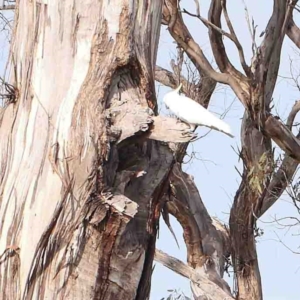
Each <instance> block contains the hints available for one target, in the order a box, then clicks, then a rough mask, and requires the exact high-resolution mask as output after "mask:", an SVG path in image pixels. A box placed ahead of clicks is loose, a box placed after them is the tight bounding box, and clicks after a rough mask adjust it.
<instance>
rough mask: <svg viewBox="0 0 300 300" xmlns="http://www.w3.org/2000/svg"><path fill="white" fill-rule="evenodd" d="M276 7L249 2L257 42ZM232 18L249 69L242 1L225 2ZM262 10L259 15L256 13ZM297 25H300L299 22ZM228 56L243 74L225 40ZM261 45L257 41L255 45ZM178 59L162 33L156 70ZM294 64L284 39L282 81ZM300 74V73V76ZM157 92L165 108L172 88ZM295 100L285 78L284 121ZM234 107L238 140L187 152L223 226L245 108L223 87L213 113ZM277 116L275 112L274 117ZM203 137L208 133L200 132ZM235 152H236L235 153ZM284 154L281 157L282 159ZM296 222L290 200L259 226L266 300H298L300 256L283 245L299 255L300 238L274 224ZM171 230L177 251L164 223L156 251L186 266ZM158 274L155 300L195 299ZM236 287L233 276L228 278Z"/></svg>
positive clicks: (217, 139) (189, 167) (220, 138)
mask: <svg viewBox="0 0 300 300" xmlns="http://www.w3.org/2000/svg"><path fill="white" fill-rule="evenodd" d="M181 3H182V4H181V5H182V7H184V8H186V9H187V10H189V11H190V12H195V3H194V1H191V0H185V1H181ZM200 3H201V15H202V16H203V17H206V18H207V11H208V8H209V4H210V1H200ZM272 3H273V1H271V0H269V1H259V0H252V1H246V4H247V7H248V11H249V14H250V17H251V16H252V17H253V18H254V21H255V24H256V25H258V27H257V36H259V35H260V33H261V32H262V31H263V30H264V28H265V26H266V24H267V22H268V19H269V17H270V16H271V13H272ZM227 7H228V12H229V15H230V17H231V20H232V22H233V25H234V28H235V30H236V33H237V35H238V38H239V39H240V42H241V43H242V45H243V47H244V51H245V56H246V59H247V62H248V64H250V59H251V56H252V51H251V39H250V35H249V32H248V28H247V23H246V19H245V13H244V6H243V1H242V0H235V1H227ZM258 8H259V9H258ZM185 21H186V25H187V26H188V28H189V30H190V31H191V33H192V35H193V37H194V39H195V40H196V41H197V42H198V43H199V45H200V46H201V47H202V49H203V51H204V53H205V54H206V55H207V56H208V58H209V59H210V60H211V61H212V60H213V57H212V54H211V49H210V44H209V39H208V34H207V29H206V27H205V26H204V25H203V24H201V22H200V21H199V20H198V19H195V18H191V17H188V16H187V17H185ZM295 21H296V23H297V24H299V25H300V20H299V17H297V14H295ZM297 21H298V22H297ZM224 41H225V44H226V47H227V53H228V55H229V57H230V59H231V62H232V63H233V64H234V65H235V66H236V67H237V68H238V69H240V70H241V67H240V63H239V59H238V55H237V51H236V49H235V46H234V45H233V44H232V42H231V41H228V40H226V38H225V39H224ZM260 41H261V39H260V38H257V43H258V44H259V43H260ZM175 54H176V49H175V44H174V43H173V41H172V39H171V38H170V36H169V33H168V31H167V30H166V27H163V28H162V30H161V38H160V47H159V54H158V61H157V64H158V65H160V66H162V67H164V68H167V69H170V65H169V61H170V59H171V58H174V55H175ZM290 58H292V59H293V66H295V68H298V69H299V67H300V64H299V51H298V49H297V48H296V47H295V46H294V45H293V44H292V43H291V42H290V41H289V39H288V38H286V40H285V43H284V47H283V51H282V58H281V59H282V63H281V68H280V72H279V73H280V75H281V76H284V77H290ZM299 73H300V72H299ZM158 86H159V89H158V91H159V94H158V100H159V102H160V103H161V100H162V96H163V95H164V94H165V93H166V92H168V91H169V89H168V88H164V87H162V86H160V85H158ZM296 100H299V91H298V90H297V89H296V88H294V87H293V86H292V82H291V81H289V80H286V79H282V78H281V77H280V78H279V79H278V81H277V85H276V90H275V93H274V103H275V108H276V111H277V114H278V115H280V117H281V118H282V119H283V120H285V119H286V117H287V115H288V113H289V111H290V108H291V107H292V105H293V104H294V102H295V101H296ZM229 106H230V111H229V112H228V114H227V115H226V117H225V121H226V122H227V123H229V124H230V125H231V127H232V129H233V133H234V134H235V136H236V137H235V139H230V138H228V137H227V136H226V135H224V134H221V133H219V132H211V133H209V134H208V135H207V136H206V137H205V138H203V139H200V140H198V141H196V142H194V143H192V144H191V145H190V147H189V151H194V152H196V153H197V157H198V158H199V159H193V160H192V161H191V162H190V163H188V164H186V165H184V170H185V171H187V172H188V173H190V174H192V175H193V176H194V179H195V182H196V184H197V187H198V189H199V192H200V194H201V196H202V200H203V202H204V203H205V205H206V207H207V209H208V211H209V212H210V214H211V215H212V216H215V217H217V218H219V219H220V220H222V221H224V222H225V223H227V222H228V218H229V212H230V207H231V205H232V202H233V199H234V195H235V193H236V190H237V188H238V186H239V183H240V178H239V175H238V173H237V171H236V170H235V168H234V167H235V166H236V167H238V169H241V165H240V163H239V162H238V157H237V155H236V153H235V152H234V150H233V149H232V147H234V148H235V149H237V147H239V148H240V124H241V117H242V116H243V107H242V105H241V104H240V103H239V100H238V99H236V98H235V95H234V94H233V93H232V91H231V90H230V88H228V87H226V86H223V85H219V86H218V88H217V90H216V92H215V93H214V95H213V97H212V101H211V103H210V106H209V110H211V111H213V112H215V113H219V114H222V112H223V111H224V110H225V109H227V108H228V107H229ZM274 113H275V112H274ZM197 132H198V133H199V135H202V134H203V133H206V132H207V130H206V129H203V128H199V129H198V130H197ZM231 146H232V147H231ZM279 152H280V151H277V153H279ZM286 216H298V213H297V212H296V209H295V208H294V206H293V205H292V204H291V201H290V200H289V197H288V196H287V195H284V196H283V197H281V199H280V200H279V201H278V202H277V203H276V204H275V205H274V206H273V207H272V208H271V209H270V210H269V211H268V212H267V213H266V214H265V215H264V216H263V218H262V222H258V226H259V227H260V228H262V229H263V230H264V235H263V236H262V237H260V238H258V239H257V251H258V255H259V265H260V270H261V276H262V284H263V293H264V299H265V300H285V299H289V300H296V299H297V300H298V299H300V290H299V287H298V284H299V280H300V255H297V254H293V253H292V252H291V251H290V250H288V249H287V248H286V247H285V246H284V245H283V244H282V243H281V242H280V240H281V241H282V242H283V243H284V244H285V245H286V246H288V247H290V248H291V249H293V250H295V251H297V250H298V251H299V252H300V249H298V246H299V245H300V240H299V238H298V237H297V236H295V234H298V233H299V229H298V227H296V228H293V229H291V230H290V231H288V232H287V230H283V229H279V228H278V227H279V226H278V225H276V224H275V223H274V222H273V221H274V218H275V217H276V218H280V217H286ZM171 221H172V226H173V229H174V231H175V233H176V236H177V239H178V240H179V244H180V249H178V247H177V245H176V243H175V241H174V239H173V237H172V235H171V233H170V232H169V230H168V229H167V228H166V226H165V225H164V223H163V221H161V223H160V234H159V239H158V241H157V248H158V249H161V250H163V251H165V252H167V253H169V254H170V255H172V256H175V257H177V258H179V259H181V260H182V261H186V248H185V244H184V241H183V238H182V229H181V227H180V225H179V224H178V223H177V221H176V220H175V219H174V218H172V220H171ZM155 264H156V266H155V271H154V275H153V280H152V290H151V298H150V299H151V300H159V299H161V298H162V297H166V296H167V295H168V294H169V292H167V290H168V289H180V290H181V291H183V292H184V293H185V294H186V295H187V296H191V292H190V285H189V281H188V280H187V279H185V278H183V277H181V276H179V275H177V274H175V273H173V272H172V271H170V270H168V269H167V268H165V267H163V266H161V265H160V264H159V263H155ZM227 280H228V282H229V284H230V286H231V287H232V276H231V278H227Z"/></svg>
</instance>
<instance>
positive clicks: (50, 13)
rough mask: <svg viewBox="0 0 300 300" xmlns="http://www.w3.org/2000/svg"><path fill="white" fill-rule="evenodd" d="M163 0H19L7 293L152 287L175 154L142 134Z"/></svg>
mask: <svg viewBox="0 0 300 300" xmlns="http://www.w3.org/2000/svg"><path fill="white" fill-rule="evenodd" d="M161 6H162V2H161V1H160V0H142V1H135V0H127V1H125V0H113V1H108V0H100V1H91V0H85V1H82V0H78V1H75V0H66V1H58V0H52V1H45V0H44V1H36V0H33V1H20V2H19V5H18V7H17V10H16V17H15V19H16V21H15V32H14V39H13V43H12V48H11V50H12V51H11V57H10V62H11V70H12V75H13V76H12V80H14V82H13V83H14V84H15V86H16V88H17V101H16V103H15V104H9V105H7V107H6V108H5V111H4V113H3V114H2V117H1V120H0V121H1V123H0V125H1V127H0V140H1V146H0V166H1V167H0V183H1V185H0V220H1V224H0V234H1V240H0V249H1V250H0V251H1V267H0V268H1V269H0V295H1V296H0V298H1V299H7V300H9V299H13V300H16V299H21V298H23V299H146V298H147V297H148V294H149V289H150V276H151V272H152V261H153V255H154V249H155V239H156V227H157V221H158V218H159V203H158V199H159V198H160V195H161V193H162V187H163V185H162V182H163V180H164V179H165V178H166V177H167V175H168V173H169V171H170V168H171V165H172V163H173V155H172V152H171V150H170V149H169V148H168V147H167V146H166V145H163V144H162V143H160V142H159V141H153V140H149V139H146V136H144V135H145V134H144V132H145V131H146V132H147V131H148V129H149V128H150V127H149V126H150V125H148V123H151V122H152V121H153V120H152V119H151V111H152V110H153V111H154V114H155V113H156V98H155V90H154V79H153V69H154V65H155V60H156V51H157V45H158V38H159V30H160V21H161ZM149 108H151V109H149ZM137 116H138V117H137ZM143 136H144V137H145V138H143Z"/></svg>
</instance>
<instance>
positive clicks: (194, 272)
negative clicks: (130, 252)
mask: <svg viewBox="0 0 300 300" xmlns="http://www.w3.org/2000/svg"><path fill="white" fill-rule="evenodd" d="M155 260H156V261H157V262H159V263H161V264H162V265H164V266H165V267H167V268H169V269H171V270H172V271H174V272H176V273H177V274H180V275H182V276H184V277H186V278H189V279H190V280H191V285H192V290H193V294H194V295H197V296H196V297H195V299H196V300H201V299H207V297H210V298H211V299H215V300H224V299H228V300H229V299H234V298H233V297H232V295H231V294H230V291H229V290H228V286H226V285H223V282H218V283H215V280H214V279H212V278H211V276H210V275H209V274H207V273H206V272H205V269H203V268H196V269H194V268H191V267H190V266H188V265H186V264H184V263H183V262H182V261H180V260H179V259H177V258H175V257H172V256H170V255H168V254H166V253H164V252H163V251H161V250H158V249H156V251H155Z"/></svg>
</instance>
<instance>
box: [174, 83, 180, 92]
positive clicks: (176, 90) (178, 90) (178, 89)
mask: <svg viewBox="0 0 300 300" xmlns="http://www.w3.org/2000/svg"><path fill="white" fill-rule="evenodd" d="M181 87H182V83H180V84H179V86H178V88H177V89H175V90H174V92H175V93H178V94H179V92H180V89H181Z"/></svg>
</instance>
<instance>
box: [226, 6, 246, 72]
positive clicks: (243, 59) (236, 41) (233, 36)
mask: <svg viewBox="0 0 300 300" xmlns="http://www.w3.org/2000/svg"><path fill="white" fill-rule="evenodd" d="M221 5H222V9H223V12H224V16H225V20H226V23H227V26H228V28H229V31H230V35H231V37H232V38H233V42H234V43H235V45H236V47H237V49H238V52H239V57H240V61H241V65H242V67H243V69H244V71H245V73H246V75H247V76H248V77H250V76H251V69H250V67H249V66H248V65H247V63H246V60H245V55H244V50H243V47H242V45H241V43H240V41H239V40H238V38H237V35H236V33H235V30H234V28H233V26H232V23H231V21H230V18H229V15H228V12H227V7H226V1H225V0H221Z"/></svg>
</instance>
